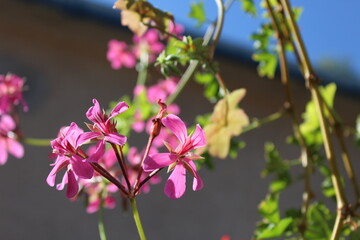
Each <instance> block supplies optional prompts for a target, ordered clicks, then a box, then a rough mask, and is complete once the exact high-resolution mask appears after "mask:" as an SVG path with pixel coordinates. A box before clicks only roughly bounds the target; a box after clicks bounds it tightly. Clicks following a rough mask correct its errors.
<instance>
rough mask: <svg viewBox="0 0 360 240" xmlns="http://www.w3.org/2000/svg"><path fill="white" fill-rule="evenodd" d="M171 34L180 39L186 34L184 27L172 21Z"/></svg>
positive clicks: (170, 24)
mask: <svg viewBox="0 0 360 240" xmlns="http://www.w3.org/2000/svg"><path fill="white" fill-rule="evenodd" d="M169 32H170V33H171V34H174V35H176V36H178V38H179V39H181V38H182V36H183V35H182V34H183V33H184V26H183V25H181V24H176V23H174V22H172V21H170V23H169Z"/></svg>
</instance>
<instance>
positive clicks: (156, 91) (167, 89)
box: [147, 77, 178, 103]
mask: <svg viewBox="0 0 360 240" xmlns="http://www.w3.org/2000/svg"><path fill="white" fill-rule="evenodd" d="M177 82H178V79H177V78H174V77H170V78H168V79H165V80H160V81H159V82H158V83H157V84H155V85H153V86H151V87H149V89H148V91H147V97H148V100H149V102H150V103H155V102H157V101H158V100H159V99H161V100H162V101H163V102H165V101H166V99H167V97H168V96H169V95H170V94H172V93H173V92H175V90H176V86H177Z"/></svg>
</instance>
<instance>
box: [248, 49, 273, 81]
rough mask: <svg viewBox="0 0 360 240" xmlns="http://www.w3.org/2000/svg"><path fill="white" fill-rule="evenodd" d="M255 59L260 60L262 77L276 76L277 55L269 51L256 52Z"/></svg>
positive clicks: (259, 69)
mask: <svg viewBox="0 0 360 240" xmlns="http://www.w3.org/2000/svg"><path fill="white" fill-rule="evenodd" d="M253 60H255V61H257V62H259V66H258V73H259V75H260V76H261V77H268V78H274V75H275V70H276V67H277V57H276V56H275V55H274V54H271V53H269V52H263V53H255V54H254V55H253Z"/></svg>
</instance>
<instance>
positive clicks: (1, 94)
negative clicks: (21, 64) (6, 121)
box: [0, 74, 28, 114]
mask: <svg viewBox="0 0 360 240" xmlns="http://www.w3.org/2000/svg"><path fill="white" fill-rule="evenodd" d="M23 87H24V79H23V78H21V77H19V76H17V75H15V74H7V75H6V76H4V75H0V114H4V113H8V112H9V111H10V109H11V107H12V106H14V105H15V106H16V105H18V104H19V103H21V104H22V105H23V110H24V111H27V110H28V107H27V104H26V103H25V101H24V99H23V96H22V91H23Z"/></svg>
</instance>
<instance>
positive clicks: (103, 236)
mask: <svg viewBox="0 0 360 240" xmlns="http://www.w3.org/2000/svg"><path fill="white" fill-rule="evenodd" d="M103 212H104V199H103V196H101V203H100V208H99V211H98V214H99V220H98V221H99V223H98V228H99V235H100V240H107V237H106V231H105V225H104V216H103Z"/></svg>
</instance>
